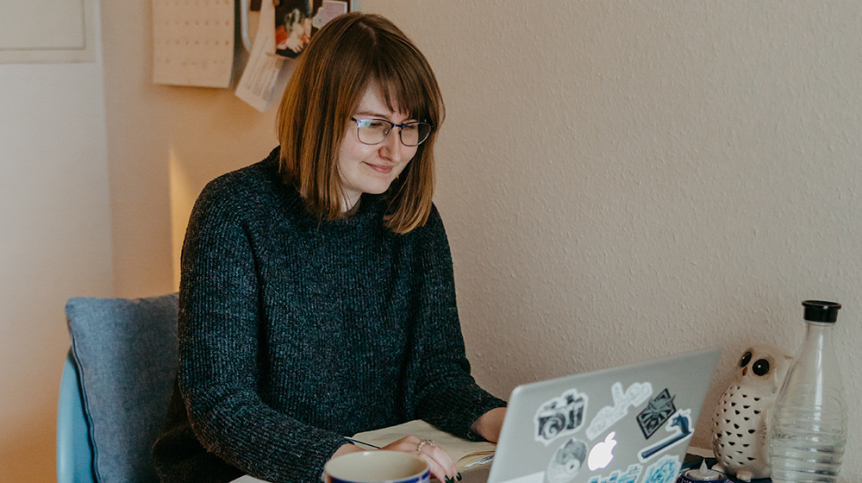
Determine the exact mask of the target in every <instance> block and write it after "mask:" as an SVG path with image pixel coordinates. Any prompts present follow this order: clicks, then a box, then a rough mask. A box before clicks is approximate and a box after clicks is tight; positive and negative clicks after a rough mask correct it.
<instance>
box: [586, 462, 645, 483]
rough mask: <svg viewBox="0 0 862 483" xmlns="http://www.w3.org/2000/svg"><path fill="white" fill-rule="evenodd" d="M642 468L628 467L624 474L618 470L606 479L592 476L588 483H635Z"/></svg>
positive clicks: (634, 465)
mask: <svg viewBox="0 0 862 483" xmlns="http://www.w3.org/2000/svg"><path fill="white" fill-rule="evenodd" d="M641 470H643V466H641V465H639V464H633V465H629V467H628V469H626V471H625V473H623V472H621V471H620V470H614V471H612V472H611V474H610V475H608V476H606V477H601V476H598V475H597V476H593V477H592V478H590V481H589V482H588V483H635V481H636V480H637V479H638V476H640V475H641Z"/></svg>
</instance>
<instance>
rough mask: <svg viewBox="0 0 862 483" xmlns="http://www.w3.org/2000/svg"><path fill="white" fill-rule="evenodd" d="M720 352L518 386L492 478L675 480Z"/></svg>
mask: <svg viewBox="0 0 862 483" xmlns="http://www.w3.org/2000/svg"><path fill="white" fill-rule="evenodd" d="M720 354H721V351H720V350H719V349H718V348H711V349H705V350H699V351H695V352H689V353H685V354H681V355H676V356H671V357H667V358H663V359H658V360H653V361H649V362H644V363H639V364H633V365H628V366H623V367H616V368H612V369H604V370H600V371H596V372H590V373H587V374H577V375H572V376H566V377H561V378H559V379H552V380H548V381H542V382H536V383H531V384H525V385H521V386H518V387H516V388H515V390H514V391H512V395H511V397H510V398H509V405H508V409H507V411H506V418H505V421H504V422H503V427H502V430H501V433H500V439H499V441H498V443H497V450H496V454H495V455H494V462H493V464H492V466H491V470H490V474H489V476H488V483H674V482H675V481H676V478H677V476H678V473H679V470H680V468H681V465H682V461H683V458H684V456H685V450H686V448H687V447H688V444H689V441H690V440H691V436H692V433H693V432H694V425H695V422H696V421H697V417H698V414H699V413H700V409H701V405H702V404H703V401H704V398H705V397H706V392H707V390H708V389H709V385H710V380H711V379H712V374H713V371H714V370H715V366H716V363H717V362H718V358H719V356H720Z"/></svg>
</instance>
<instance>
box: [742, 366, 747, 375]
mask: <svg viewBox="0 0 862 483" xmlns="http://www.w3.org/2000/svg"><path fill="white" fill-rule="evenodd" d="M742 375H743V376H745V375H748V366H745V367H743V368H742Z"/></svg>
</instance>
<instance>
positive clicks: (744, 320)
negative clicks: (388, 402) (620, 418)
mask: <svg viewBox="0 0 862 483" xmlns="http://www.w3.org/2000/svg"><path fill="white" fill-rule="evenodd" d="M363 6H364V8H365V9H366V10H367V11H373V12H379V13H383V14H384V15H387V16H388V17H390V18H391V19H393V20H394V21H395V22H396V23H397V24H398V25H399V26H400V27H401V28H402V29H403V30H405V31H406V32H407V33H408V35H410V36H411V37H412V38H413V39H414V41H415V42H416V43H417V44H419V46H420V48H421V49H423V51H424V52H425V53H426V55H427V56H428V57H429V59H430V61H431V63H432V65H433V66H434V68H435V70H436V72H437V75H438V78H439V80H440V82H441V84H442V89H443V94H444V98H445V100H446V103H447V108H448V119H447V122H446V124H445V126H444V127H443V130H442V133H441V139H440V142H439V146H440V153H439V171H438V172H439V183H438V191H437V197H436V199H437V203H438V205H439V206H440V208H441V211H442V214H443V218H444V221H445V222H446V223H447V227H448V230H449V235H450V241H451V243H452V249H453V254H454V259H455V264H456V265H455V272H456V279H457V284H458V293H459V305H460V309H461V316H462V321H463V325H464V332H465V336H466V339H467V344H468V351H469V353H470V355H471V359H472V361H473V364H474V372H475V374H476V376H477V377H478V379H479V380H480V382H482V383H483V384H484V385H485V386H486V387H488V388H489V389H490V390H492V391H493V392H495V393H497V394H499V395H502V396H505V395H507V394H508V392H509V391H510V390H511V389H512V388H513V387H514V386H515V385H517V384H519V383H522V382H527V381H532V380H536V379H543V378H548V377H552V376H560V375H563V374H566V373H570V372H576V371H585V370H591V369H598V368H603V367H608V366H614V365H619V364H623V363H629V362H635V361H640V360H644V359H648V358H652V357H657V356H662V355H666V354H672V353H677V352H680V351H684V350H687V349H689V348H699V347H704V346H708V345H718V346H720V347H721V348H722V349H723V351H724V353H723V357H722V360H721V362H720V368H719V371H718V372H717V374H716V377H715V378H714V381H713V386H712V390H711V392H710V394H709V396H708V399H707V403H706V404H705V406H704V409H705V410H704V413H705V415H706V416H705V417H702V418H701V419H700V421H699V422H698V426H697V431H698V432H697V434H696V437H695V444H697V445H699V446H708V444H709V443H708V427H707V426H706V423H707V422H708V417H709V415H710V413H711V412H712V407H713V405H714V403H715V402H716V401H717V399H718V397H719V396H720V395H721V393H722V392H723V391H724V389H725V388H726V387H727V385H728V384H729V381H730V372H731V368H732V366H733V365H734V364H735V362H736V360H737V358H738V357H739V356H740V355H741V354H742V351H743V350H744V349H745V347H746V346H747V345H748V344H751V343H754V342H768V343H773V344H776V345H779V346H783V347H785V348H786V349H787V350H789V351H790V352H791V353H795V351H796V348H797V347H798V345H799V343H800V342H801V339H802V334H803V331H804V327H803V326H804V324H803V323H802V321H801V317H802V307H801V305H800V302H801V301H802V300H804V299H808V298H824V299H829V300H831V299H835V300H837V301H839V302H841V303H843V304H844V306H845V307H844V309H842V312H841V314H840V316H839V325H838V326H837V329H836V331H837V332H836V336H837V340H836V342H837V351H838V355H839V358H840V360H841V362H842V363H843V366H842V370H843V375H844V379H845V385H846V386H847V396H848V401H849V405H850V417H851V426H850V443H849V446H848V449H847V451H848V456H847V458H846V464H845V466H844V470H843V471H842V474H843V475H844V478H845V481H847V478H848V475H854V474H859V473H860V472H862V458H860V450H862V421H860V419H859V412H860V409H862V407H860V400H862V388H860V382H859V381H860V379H862V375H861V374H860V369H862V361H860V359H859V357H858V355H857V354H858V352H857V350H856V348H857V347H858V346H859V344H860V340H862V326H860V324H859V320H860V318H862V283H860V277H859V274H860V273H862V270H860V269H862V267H860V262H862V224H860V223H859V222H858V220H859V218H860V216H862V194H860V190H858V186H859V183H860V181H862V168H860V160H862V156H860V155H862V149H860V139H862V136H860V135H862V121H860V112H862V43H860V39H862V4H860V3H858V2H852V1H844V2H842V1H835V2H808V1H760V2H747V1H722V2H717V1H712V2H708V1H697V2H691V1H688V0H677V1H642V0H639V1H615V2H605V1H599V0H596V1H575V2H572V1H563V0H559V1H549V2H523V1H516V0H507V1H497V2H491V3H489V2H457V1H434V2H428V1H424V2H423V1H420V0H410V1H408V0H397V1H396V0H386V1H384V0H365V1H364V2H363Z"/></svg>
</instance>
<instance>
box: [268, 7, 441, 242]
mask: <svg viewBox="0 0 862 483" xmlns="http://www.w3.org/2000/svg"><path fill="white" fill-rule="evenodd" d="M372 83H376V85H377V86H379V87H380V91H381V92H380V95H381V96H382V97H383V100H384V102H385V103H386V106H387V107H388V108H389V109H390V110H391V109H393V103H394V104H395V105H397V106H398V108H399V109H400V110H402V111H404V112H406V113H408V114H409V116H410V117H411V118H413V119H417V120H420V121H426V122H429V123H431V124H432V125H433V126H434V130H432V132H431V136H430V137H429V138H428V140H427V141H425V142H424V143H422V144H421V145H419V148H418V149H417V151H416V155H415V156H414V157H413V159H411V160H410V162H409V163H408V164H407V166H406V167H405V168H404V171H403V172H402V173H401V175H400V176H399V177H398V178H397V179H396V180H395V181H393V182H392V184H391V185H390V187H389V190H388V191H387V192H386V196H387V197H388V199H389V209H388V211H387V213H386V216H385V219H384V220H385V224H386V226H387V227H389V228H390V229H391V230H392V231H394V232H396V233H407V232H409V231H410V230H412V229H414V228H416V227H417V226H421V225H423V224H425V222H426V221H427V219H428V214H429V213H430V212H431V198H432V196H433V193H434V141H435V139H436V137H437V135H436V134H437V130H438V128H439V127H440V124H441V123H442V122H443V117H444V107H443V99H442V96H441V95H440V88H439V86H438V85H437V79H436V78H435V77H434V72H433V71H432V70H431V66H430V65H429V64H428V61H427V60H426V59H425V56H424V55H422V53H421V52H420V51H419V49H417V48H416V46H415V45H413V42H411V41H410V39H408V38H407V36H406V35H404V33H403V32H401V30H399V29H398V27H396V26H395V25H394V24H393V23H392V22H390V21H389V20H387V19H385V18H383V17H381V16H379V15H372V14H362V13H349V14H346V15H342V16H340V17H337V18H335V19H333V20H331V21H330V22H329V23H327V24H326V25H325V26H324V27H323V28H322V29H321V30H320V31H319V32H317V33H316V34H314V36H313V37H312V38H311V42H310V43H309V44H308V46H307V47H306V48H305V50H304V51H303V52H302V54H301V55H300V57H299V60H298V62H297V63H296V66H295V69H294V71H293V75H292V76H291V78H290V81H288V84H287V87H286V88H285V90H284V96H283V97H282V99H281V105H280V106H279V108H278V119H277V122H278V125H277V130H278V138H279V143H280V144H281V160H280V163H281V171H282V174H283V176H284V180H285V182H286V183H289V184H292V185H294V186H295V187H296V188H297V189H298V190H299V192H300V193H302V196H303V198H304V199H305V204H306V208H307V209H308V211H309V212H310V213H312V214H314V215H316V216H318V217H321V218H322V219H327V220H334V219H338V218H341V217H342V216H344V214H343V213H342V206H343V205H342V199H343V198H344V195H343V190H342V183H341V177H340V176H339V174H338V150H339V148H340V146H341V142H342V140H343V138H344V134H345V132H346V129H347V123H348V120H349V119H350V117H351V116H352V115H353V112H354V111H355V110H356V109H357V107H358V106H359V102H360V100H361V99H362V96H363V94H364V93H365V89H366V88H367V87H368V86H369V85H371V84H372Z"/></svg>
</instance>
